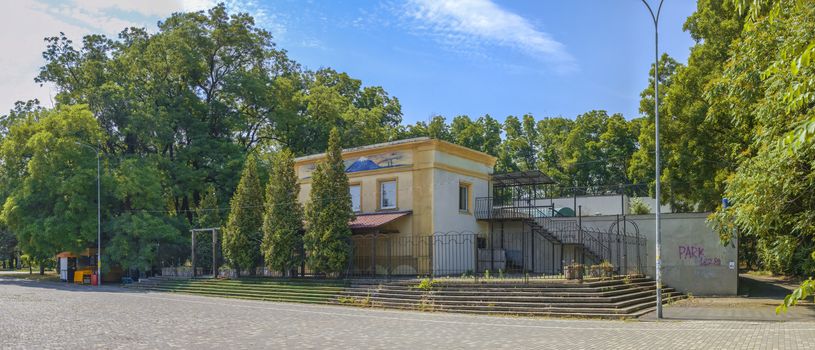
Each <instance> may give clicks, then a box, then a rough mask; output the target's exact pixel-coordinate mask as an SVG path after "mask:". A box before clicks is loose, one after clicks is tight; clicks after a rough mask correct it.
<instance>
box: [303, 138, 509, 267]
mask: <svg viewBox="0 0 815 350" xmlns="http://www.w3.org/2000/svg"><path fill="white" fill-rule="evenodd" d="M342 154H343V160H344V161H345V165H346V172H347V175H348V180H349V190H350V192H351V198H352V203H353V204H352V207H353V210H354V212H355V213H356V220H354V221H353V222H351V223H350V226H351V229H352V231H353V232H354V237H353V238H352V239H353V240H354V249H355V251H354V255H353V259H352V260H353V261H352V263H353V266H352V267H351V268H352V269H354V271H355V272H357V273H359V272H365V271H368V272H374V271H376V272H377V273H382V272H383V271H381V269H383V267H382V266H391V267H389V271H387V273H399V274H413V273H424V272H427V270H428V269H429V268H430V264H438V263H441V262H440V260H439V259H440V257H442V256H444V255H445V254H441V252H440V251H439V249H445V248H444V247H443V244H439V242H438V241H439V238H434V237H454V236H455V237H456V238H455V239H457V240H460V239H461V237H472V238H467V239H468V240H473V244H472V246H474V245H475V234H477V233H479V232H486V231H487V229H488V227H487V223H486V222H484V221H478V220H476V217H475V213H474V210H475V198H477V197H488V196H489V193H490V186H489V181H490V174H491V173H492V169H493V166H494V165H495V161H496V158H495V157H493V156H490V155H488V154H485V153H482V152H478V151H475V150H472V149H469V148H466V147H462V146H458V145H454V144H452V143H449V142H445V141H440V140H435V139H430V138H414V139H408V140H401V141H394V142H387V143H381V144H375V145H369V146H363V147H357V148H351V149H346V150H343V153H342ZM324 158H325V154H324V153H322V154H315V155H310V156H305V157H300V158H297V159H296V160H295V171H296V172H297V175H298V178H299V181H300V186H301V190H300V197H299V199H300V202H301V203H303V204H304V205H305V204H306V203H307V202H308V198H309V193H310V191H311V173H312V172H313V171H314V169H315V167H316V165H317V163H318V162H319V161H321V160H323V159H324ZM434 239H435V240H436V242H435V243H436V244H433V243H434V242H433V240H434ZM459 245H460V244H459ZM450 249H453V248H452V247H451V248H450ZM458 250H460V249H457V251H456V254H459V252H458ZM468 250H469V252H463V253H462V254H474V252H472V250H473V249H468ZM431 256H436V257H437V258H436V259H435V261H436V262H431V261H432V260H431V259H430V257H431ZM377 259H379V263H377V261H376V260H377ZM383 259H388V264H383V263H382V262H383ZM473 268H474V267H470V269H473ZM366 269H367V270H366Z"/></svg>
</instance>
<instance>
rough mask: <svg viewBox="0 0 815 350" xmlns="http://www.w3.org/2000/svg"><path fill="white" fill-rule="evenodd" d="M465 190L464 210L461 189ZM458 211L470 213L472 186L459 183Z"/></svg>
mask: <svg viewBox="0 0 815 350" xmlns="http://www.w3.org/2000/svg"><path fill="white" fill-rule="evenodd" d="M462 188H463V189H464V191H465V192H464V196H465V197H464V208H462V207H461V189H462ZM458 211H460V212H462V213H465V212H466V213H469V212H470V185H469V184H467V183H464V182H462V183H459V184H458Z"/></svg>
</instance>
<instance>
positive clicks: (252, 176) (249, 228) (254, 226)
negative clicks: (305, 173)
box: [223, 154, 263, 273]
mask: <svg viewBox="0 0 815 350" xmlns="http://www.w3.org/2000/svg"><path fill="white" fill-rule="evenodd" d="M229 207H230V210H229V217H228V218H227V222H226V227H224V234H223V236H224V239H223V250H224V258H226V259H227V260H228V261H229V262H230V264H231V265H232V267H233V268H235V269H236V270H237V271H238V273H240V270H251V269H252V268H254V267H255V266H257V263H258V262H259V260H260V257H261V254H260V243H261V238H262V235H261V228H262V226H263V192H262V187H261V186H260V180H259V178H258V170H257V161H256V160H255V156H254V155H252V154H249V156H248V157H247V158H246V164H245V165H244V167H243V174H242V175H241V180H240V182H239V183H238V188H237V190H235V194H234V195H233V196H232V200H231V201H230V203H229Z"/></svg>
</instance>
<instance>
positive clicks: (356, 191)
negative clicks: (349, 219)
mask: <svg viewBox="0 0 815 350" xmlns="http://www.w3.org/2000/svg"><path fill="white" fill-rule="evenodd" d="M348 191H350V192H351V210H352V211H353V212H355V213H359V212H361V211H362V186H360V185H351V186H348Z"/></svg>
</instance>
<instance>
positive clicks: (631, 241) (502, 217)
mask: <svg viewBox="0 0 815 350" xmlns="http://www.w3.org/2000/svg"><path fill="white" fill-rule="evenodd" d="M540 201H541V198H520V199H507V198H498V197H480V198H476V210H475V214H476V218H477V219H479V220H499V221H507V220H508V221H514V220H520V221H523V222H525V223H526V224H527V225H529V227H530V229H531V231H532V232H533V233H536V234H538V235H540V236H542V237H544V238H546V239H547V240H548V241H549V243H550V244H552V245H560V246H561V247H563V246H564V245H569V246H574V247H576V249H577V253H575V254H574V255H573V256H572V258H571V259H563V261H562V264H563V265H567V264H569V263H572V264H579V265H588V264H599V263H601V262H608V263H611V262H612V261H615V260H616V261H617V265H616V266H617V268H616V269H617V271H618V272H619V271H626V270H630V269H629V266H630V264H628V260H627V257H628V256H629V250H630V248H634V254H635V255H636V260H637V264H636V265H635V269H636V270H637V271H642V264H641V261H642V259H641V250H642V248H643V247H644V246H645V239H644V238H642V237H640V236H639V234H638V230H637V234H636V235H635V236H628V233H627V232H625V230H623V232H622V233H621V232H620V231H619V229H620V226H621V225H620V224H619V221H620V218H619V216H618V218H617V224H616V225H612V228H610V229H609V231H608V232H605V231H602V230H600V229H597V228H590V227H588V228H587V227H584V226H583V224H582V215H581V214H580V213H579V212H580V210H579V208H578V216H577V218H576V219H554V218H556V217H558V213H557V211H556V210H555V208H554V205H553V204H550V205H540V204H537V203H540ZM623 221H625V218H624V217H623ZM634 225H636V224H634ZM614 227H616V232H613V231H614V230H613V228H614ZM621 234H622V235H621ZM560 255H561V258H563V257H564V256H565V254H562V253H561V254H560ZM621 256H624V257H625V259H621V258H620V257H621ZM622 260H625V264H624V265H621V263H622V262H623V261H622Z"/></svg>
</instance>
